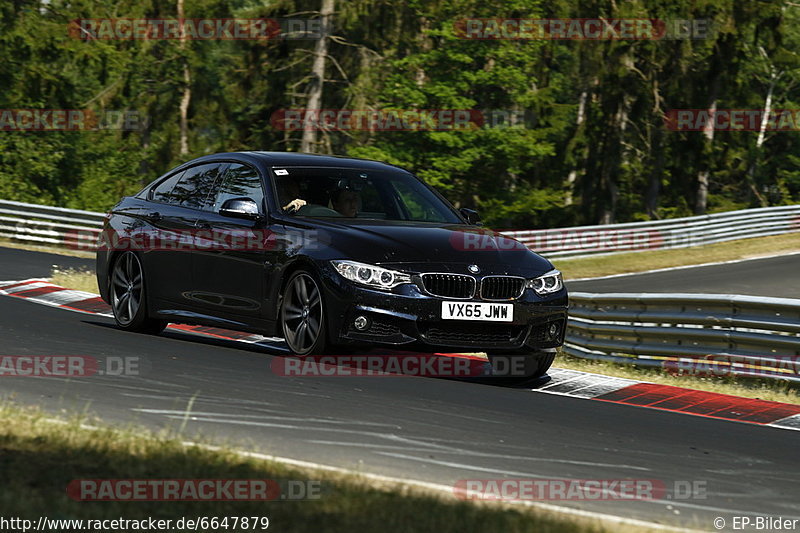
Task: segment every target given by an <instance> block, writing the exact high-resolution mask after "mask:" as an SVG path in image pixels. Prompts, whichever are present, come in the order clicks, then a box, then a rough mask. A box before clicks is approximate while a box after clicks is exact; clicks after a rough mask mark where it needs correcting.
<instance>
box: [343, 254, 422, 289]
mask: <svg viewBox="0 0 800 533" xmlns="http://www.w3.org/2000/svg"><path fill="white" fill-rule="evenodd" d="M331 264H333V266H334V268H336V271H337V272H338V273H339V274H341V275H342V276H343V277H344V278H346V279H349V280H350V281H354V282H356V283H359V284H361V285H366V286H367V287H372V288H373V289H384V290H388V289H393V288H394V287H397V286H398V285H402V284H403V283H411V275H410V274H406V273H405V272H398V271H396V270H389V269H387V268H381V267H379V266H374V265H367V264H365V263H357V262H355V261H331Z"/></svg>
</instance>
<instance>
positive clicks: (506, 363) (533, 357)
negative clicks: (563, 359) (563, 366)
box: [487, 348, 556, 379]
mask: <svg viewBox="0 0 800 533" xmlns="http://www.w3.org/2000/svg"><path fill="white" fill-rule="evenodd" d="M487 355H488V357H489V362H490V363H491V364H492V376H493V377H502V378H520V379H523V378H524V379H536V378H540V377H542V376H544V375H545V373H547V371H548V370H549V369H550V365H552V364H553V360H554V359H555V357H556V350H555V348H549V349H544V350H530V351H520V352H516V353H496V354H493V353H489V354H487Z"/></svg>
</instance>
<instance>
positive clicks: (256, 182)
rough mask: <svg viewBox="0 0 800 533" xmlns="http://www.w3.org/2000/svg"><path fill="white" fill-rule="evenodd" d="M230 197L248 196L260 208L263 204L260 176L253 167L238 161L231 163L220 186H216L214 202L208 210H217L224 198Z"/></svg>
mask: <svg viewBox="0 0 800 533" xmlns="http://www.w3.org/2000/svg"><path fill="white" fill-rule="evenodd" d="M231 198H250V199H252V200H255V202H256V203H257V204H258V206H259V209H261V206H262V205H263V204H264V190H263V189H262V188H261V176H259V174H258V172H257V171H256V170H255V169H254V168H251V167H248V166H246V165H240V164H238V163H233V164H231V166H230V167H229V168H228V171H227V172H226V173H225V176H224V177H223V179H222V186H221V187H218V190H217V195H216V198H215V199H214V203H213V204H211V205H210V206H209V207H210V210H211V211H214V212H215V213H217V212H219V210H220V208H221V207H222V204H223V203H225V200H230V199H231Z"/></svg>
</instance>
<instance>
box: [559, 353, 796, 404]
mask: <svg viewBox="0 0 800 533" xmlns="http://www.w3.org/2000/svg"><path fill="white" fill-rule="evenodd" d="M553 365H554V366H557V367H558V368H567V369H569V370H580V371H581V372H591V373H593V374H603V375H606V376H615V377H618V378H628V379H635V380H639V381H649V382H652V383H658V384H661V385H672V386H674V387H684V388H687V389H695V390H704V391H708V392H718V393H720V394H731V395H733V396H741V397H744V398H757V399H760V400H769V401H773V402H783V403H791V404H796V405H800V385H797V384H793V383H791V382H788V381H781V380H777V379H767V378H765V379H755V378H750V379H748V378H733V377H700V376H691V375H672V374H669V373H667V372H664V371H663V370H661V369H660V368H647V367H639V366H633V365H623V364H618V363H611V362H608V361H594V360H591V359H581V358H578V357H572V356H570V355H567V354H564V353H559V354H558V357H556V360H555V362H554V363H553Z"/></svg>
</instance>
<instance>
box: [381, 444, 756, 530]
mask: <svg viewBox="0 0 800 533" xmlns="http://www.w3.org/2000/svg"><path fill="white" fill-rule="evenodd" d="M375 453H377V454H378V455H387V456H389V457H396V458H398V459H407V460H411V461H419V462H421V463H430V464H435V465H438V466H448V467H452V468H459V469H464V470H474V471H476V472H487V473H491V474H499V475H504V476H518V477H526V478H537V479H553V477H552V476H542V475H539V474H531V473H528V472H519V471H515V470H500V469H496V468H487V467H481V466H476V465H470V464H466V463H453V462H450V461H439V460H437V459H430V458H426V457H415V456H413V455H404V454H401V453H392V452H375ZM604 492H607V491H604ZM612 494H614V493H613V492H612ZM740 496H744V497H748V496H749V497H752V496H751V495H748V494H740ZM626 501H628V500H626ZM629 501H635V502H641V503H651V504H661V505H672V506H675V507H687V508H691V509H701V510H704V511H716V512H721V513H733V514H751V515H758V514H761V513H760V512H756V511H740V510H738V509H727V508H724V507H713V506H710V505H699V504H692V503H688V502H683V501H679V500H656V499H652V500H647V499H634V498H631V499H630V500H629Z"/></svg>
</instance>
